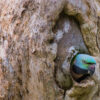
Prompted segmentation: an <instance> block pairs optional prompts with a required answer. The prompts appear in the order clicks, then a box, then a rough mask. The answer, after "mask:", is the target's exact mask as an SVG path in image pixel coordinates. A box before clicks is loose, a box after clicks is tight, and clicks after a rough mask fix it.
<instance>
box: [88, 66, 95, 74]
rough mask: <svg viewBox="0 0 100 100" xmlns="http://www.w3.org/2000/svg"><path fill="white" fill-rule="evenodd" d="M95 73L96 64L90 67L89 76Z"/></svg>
mask: <svg viewBox="0 0 100 100" xmlns="http://www.w3.org/2000/svg"><path fill="white" fill-rule="evenodd" d="M94 72H95V64H93V65H90V66H89V68H88V74H90V75H93V73H94Z"/></svg>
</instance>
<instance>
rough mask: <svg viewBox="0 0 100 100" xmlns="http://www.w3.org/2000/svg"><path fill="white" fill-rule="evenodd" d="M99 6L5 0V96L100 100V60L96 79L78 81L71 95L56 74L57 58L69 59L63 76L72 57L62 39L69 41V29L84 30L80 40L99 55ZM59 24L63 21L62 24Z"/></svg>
mask: <svg viewBox="0 0 100 100" xmlns="http://www.w3.org/2000/svg"><path fill="white" fill-rule="evenodd" d="M99 7H100V3H99V1H98V0H77V1H75V0H1V1H0V100H86V99H87V98H89V99H88V100H99V99H100V95H99V89H100V87H99V83H100V78H99V77H100V76H99V72H100V71H99V70H100V69H99V62H98V63H97V67H96V72H95V74H94V76H93V78H91V79H88V80H87V81H86V82H85V83H84V82H83V83H81V84H77V83H76V82H75V81H74V80H72V82H73V85H71V87H70V89H69V90H67V91H66V93H65V90H64V89H63V88H61V87H59V85H58V84H57V83H56V81H55V77H54V76H55V71H54V70H55V65H56V62H55V59H56V58H57V57H58V56H59V57H62V58H63V59H61V58H60V61H58V62H57V63H58V64H59V66H57V67H56V71H57V73H58V75H62V74H61V65H62V63H63V61H65V59H66V58H68V57H67V55H66V52H65V51H64V53H62V51H61V50H62V48H63V46H62V45H60V43H66V44H67V42H68V41H69V40H70V39H68V36H69V35H70V34H68V33H71V34H73V33H74V29H75V32H77V33H79V35H75V36H76V37H75V38H76V39H77V38H78V39H79V40H82V41H81V43H82V45H84V46H82V47H84V48H85V49H88V50H87V51H89V53H90V54H91V55H93V56H95V57H96V58H97V60H98V59H99V55H100V53H99V52H100V46H99V44H100V43H99V42H100V39H99V38H100V36H99V32H100V30H99V26H100V23H99V20H100V19H99V16H100V13H99V12H100V8H99ZM61 13H63V14H64V15H65V20H62V19H63V18H61V17H60V15H61ZM70 16H71V17H72V20H70V18H69V17H70ZM66 19H67V20H68V21H69V23H72V22H73V23H74V25H72V26H71V27H72V30H71V31H70V32H69V30H68V27H69V26H66V24H64V23H65V22H66ZM57 22H61V23H60V24H59V27H56V26H57V25H58V24H57ZM76 23H78V24H79V25H77V24H76ZM64 25H65V28H64V29H63V27H62V26H64ZM67 25H70V24H67ZM74 27H75V28H74ZM56 31H58V33H57V32H56ZM64 31H66V32H65V33H67V35H66V38H64V37H63V36H64V35H63V33H64ZM67 31H68V32H67ZM61 32H62V33H61ZM59 33H61V34H59ZM59 35H60V36H59ZM78 36H79V37H78ZM61 38H63V39H61ZM82 38H83V39H82ZM76 39H75V40H76ZM77 44H78V43H75V45H76V46H78V48H79V49H80V46H79V44H78V45H77ZM71 45H72V46H73V44H71ZM66 46H68V45H66ZM69 47H70V46H69ZM60 48H61V49H60ZM68 49H69V48H68ZM64 50H65V49H64ZM82 50H83V48H82ZM59 52H61V53H59ZM68 63H69V62H68ZM58 69H59V70H60V72H58ZM64 71H65V72H63V73H69V74H70V71H68V70H67V71H68V72H66V70H64ZM60 77H63V75H62V76H60ZM68 77H69V76H68ZM70 78H71V77H70ZM58 80H59V79H58ZM65 80H66V78H65ZM61 85H62V84H61ZM86 88H87V89H86ZM80 91H82V92H80ZM79 95H81V96H82V97H83V98H81V96H79ZM95 98H96V99H95Z"/></svg>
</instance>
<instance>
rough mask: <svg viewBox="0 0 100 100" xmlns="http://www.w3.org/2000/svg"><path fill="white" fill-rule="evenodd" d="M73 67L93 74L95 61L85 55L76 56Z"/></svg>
mask: <svg viewBox="0 0 100 100" xmlns="http://www.w3.org/2000/svg"><path fill="white" fill-rule="evenodd" d="M74 65H76V66H77V67H79V68H81V69H84V70H88V71H90V73H92V74H93V73H94V71H95V65H96V61H95V59H94V58H93V57H92V56H89V55H87V54H78V55H77V56H76V57H75V60H74Z"/></svg>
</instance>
